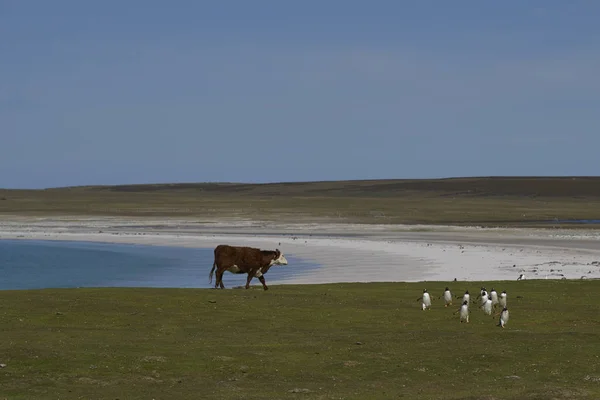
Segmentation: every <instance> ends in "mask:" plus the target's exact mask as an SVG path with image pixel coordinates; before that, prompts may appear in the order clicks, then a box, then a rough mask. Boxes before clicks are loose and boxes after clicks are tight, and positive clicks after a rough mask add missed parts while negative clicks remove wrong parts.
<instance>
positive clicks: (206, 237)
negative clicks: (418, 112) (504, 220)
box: [0, 217, 600, 285]
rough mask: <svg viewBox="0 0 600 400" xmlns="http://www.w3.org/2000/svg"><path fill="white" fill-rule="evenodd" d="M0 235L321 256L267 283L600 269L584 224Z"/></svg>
mask: <svg viewBox="0 0 600 400" xmlns="http://www.w3.org/2000/svg"><path fill="white" fill-rule="evenodd" d="M0 239H20V240H26V239H36V240H70V241H95V242H110V243H132V244H147V245H162V246H180V247H196V248H212V247H214V246H216V245H218V244H221V243H227V244H232V245H247V246H254V247H260V248H263V249H275V248H279V249H280V250H281V251H283V252H284V254H289V255H293V256H295V257H298V258H302V259H304V260H307V261H312V262H314V263H317V264H320V265H321V267H319V268H315V269H310V270H307V271H299V270H296V271H294V274H293V276H290V277H289V278H286V279H283V280H277V281H276V280H269V279H268V276H267V280H268V282H269V284H271V285H273V284H318V283H335V282H390V281H405V282H415V281H452V280H455V279H456V280H457V281H485V280H514V279H517V277H518V276H519V275H520V274H525V277H526V279H594V278H600V234H598V233H597V232H595V231H592V230H543V229H535V230H531V229H530V230H526V229H509V228H506V229H483V228H475V227H472V228H469V227H464V228H463V227H449V226H399V225H354V224H348V225H346V224H301V223H298V224H294V225H289V224H288V225H277V224H273V223H266V222H256V221H241V220H240V221H231V220H230V221H226V220H224V221H212V222H194V221H188V220H177V219H172V218H154V219H131V218H130V219H123V218H115V217H98V218H89V217H87V218H73V217H70V218H31V217H12V218H11V217H9V218H5V219H4V220H3V221H2V222H0ZM210 267H211V266H210V265H207V266H206V272H207V273H208V271H209V270H210ZM277 268H294V265H288V266H283V267H277ZM202 276H204V274H202Z"/></svg>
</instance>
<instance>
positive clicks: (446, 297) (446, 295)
mask: <svg viewBox="0 0 600 400" xmlns="http://www.w3.org/2000/svg"><path fill="white" fill-rule="evenodd" d="M444 302H445V304H444V307H448V306H449V305H450V306H451V305H452V292H450V289H448V286H446V290H444Z"/></svg>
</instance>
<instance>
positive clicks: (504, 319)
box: [498, 307, 508, 328]
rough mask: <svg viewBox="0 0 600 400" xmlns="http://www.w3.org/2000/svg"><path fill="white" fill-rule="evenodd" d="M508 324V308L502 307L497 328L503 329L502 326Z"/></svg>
mask: <svg viewBox="0 0 600 400" xmlns="http://www.w3.org/2000/svg"><path fill="white" fill-rule="evenodd" d="M507 322H508V308H506V307H504V308H503V309H502V311H501V312H500V320H499V321H498V326H499V327H501V328H504V325H506V323H507Z"/></svg>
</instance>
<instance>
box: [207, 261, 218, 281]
mask: <svg viewBox="0 0 600 400" xmlns="http://www.w3.org/2000/svg"><path fill="white" fill-rule="evenodd" d="M215 268H217V261H215V262H213V267H212V269H211V270H210V274H208V283H212V277H213V273H214V272H215Z"/></svg>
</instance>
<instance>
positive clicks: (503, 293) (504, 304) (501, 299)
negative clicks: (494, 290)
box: [498, 290, 507, 308]
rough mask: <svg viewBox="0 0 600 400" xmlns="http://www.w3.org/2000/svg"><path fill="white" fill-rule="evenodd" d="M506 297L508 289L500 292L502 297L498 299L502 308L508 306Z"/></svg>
mask: <svg viewBox="0 0 600 400" xmlns="http://www.w3.org/2000/svg"><path fill="white" fill-rule="evenodd" d="M506 297H507V296H506V290H503V291H502V293H500V298H499V299H498V303H499V304H500V307H502V308H506Z"/></svg>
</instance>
